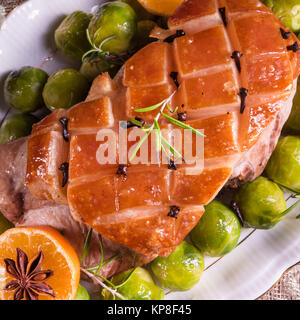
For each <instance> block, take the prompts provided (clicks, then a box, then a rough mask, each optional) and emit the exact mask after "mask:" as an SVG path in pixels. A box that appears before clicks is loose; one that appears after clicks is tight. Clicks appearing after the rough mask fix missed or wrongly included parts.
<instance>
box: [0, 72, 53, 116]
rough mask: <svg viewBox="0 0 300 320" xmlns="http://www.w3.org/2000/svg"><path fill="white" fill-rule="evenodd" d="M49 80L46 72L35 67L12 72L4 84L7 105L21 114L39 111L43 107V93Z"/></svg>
mask: <svg viewBox="0 0 300 320" xmlns="http://www.w3.org/2000/svg"><path fill="white" fill-rule="evenodd" d="M47 79H48V74H47V73H46V72H45V71H43V70H41V69H37V68H33V67H23V68H22V69H21V70H19V71H12V72H11V73H10V74H9V75H8V77H7V78H6V80H5V82H4V99H5V101H6V103H7V104H8V105H9V106H11V107H13V108H15V109H17V110H19V111H21V112H33V111H35V110H37V109H38V108H39V107H42V106H43V98H42V92H43V88H44V85H45V83H46V82H47Z"/></svg>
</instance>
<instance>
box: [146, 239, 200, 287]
mask: <svg viewBox="0 0 300 320" xmlns="http://www.w3.org/2000/svg"><path fill="white" fill-rule="evenodd" d="M151 269H152V271H153V273H154V275H155V276H156V278H157V279H158V281H159V283H160V285H161V286H162V287H163V288H165V289H169V290H173V291H186V290H189V289H191V288H192V287H193V286H194V285H196V284H197V283H198V281H199V280H200V277H201V274H202V272H203V270H204V259H203V256H202V254H201V252H200V251H199V250H198V249H197V248H195V247H194V246H193V245H191V244H189V243H187V242H186V241H183V242H182V243H181V244H180V245H179V246H178V247H177V248H176V249H175V251H173V252H172V253H171V255H170V256H169V257H168V258H162V257H158V258H156V259H155V260H154V261H152V262H151Z"/></svg>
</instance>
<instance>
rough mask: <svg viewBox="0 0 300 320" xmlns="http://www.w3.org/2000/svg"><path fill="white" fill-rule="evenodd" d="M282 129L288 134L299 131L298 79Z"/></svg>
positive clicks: (299, 88) (299, 89) (299, 83)
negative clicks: (287, 116)
mask: <svg viewBox="0 0 300 320" xmlns="http://www.w3.org/2000/svg"><path fill="white" fill-rule="evenodd" d="M283 130H284V132H286V133H290V134H299V133H300V81H298V85H297V92H296V95H295V98H294V102H293V109H292V112H291V114H290V117H289V119H288V121H287V122H286V124H285V126H284V129H283Z"/></svg>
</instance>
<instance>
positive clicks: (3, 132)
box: [0, 113, 38, 145]
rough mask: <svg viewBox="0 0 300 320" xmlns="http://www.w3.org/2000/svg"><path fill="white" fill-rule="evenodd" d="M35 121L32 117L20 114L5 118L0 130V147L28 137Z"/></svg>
mask: <svg viewBox="0 0 300 320" xmlns="http://www.w3.org/2000/svg"><path fill="white" fill-rule="evenodd" d="M37 121H38V119H37V118H35V117H34V116H32V115H29V114H21V113H20V114H15V115H13V116H10V117H8V118H6V119H5V120H4V122H3V124H2V126H1V128H0V145H3V144H5V143H7V142H11V141H14V140H16V139H19V138H22V137H26V136H28V135H30V133H31V129H32V126H33V124H34V123H36V122H37Z"/></svg>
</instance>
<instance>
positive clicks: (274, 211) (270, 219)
mask: <svg viewBox="0 0 300 320" xmlns="http://www.w3.org/2000/svg"><path fill="white" fill-rule="evenodd" d="M235 202H236V203H237V205H238V207H239V209H240V211H241V214H242V216H243V219H244V224H245V226H246V227H249V228H251V227H252V228H256V229H270V228H273V227H274V226H275V225H276V224H277V223H278V222H279V221H281V220H282V219H283V218H284V215H283V213H284V211H285V210H286V208H287V205H286V201H285V198H284V194H283V192H282V191H281V189H280V188H279V187H278V185H277V184H276V183H274V182H272V181H270V180H269V179H267V178H264V177H259V178H257V179H256V180H254V181H252V182H247V183H245V184H244V185H242V186H241V188H240V189H239V190H238V191H237V193H236V194H235Z"/></svg>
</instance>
